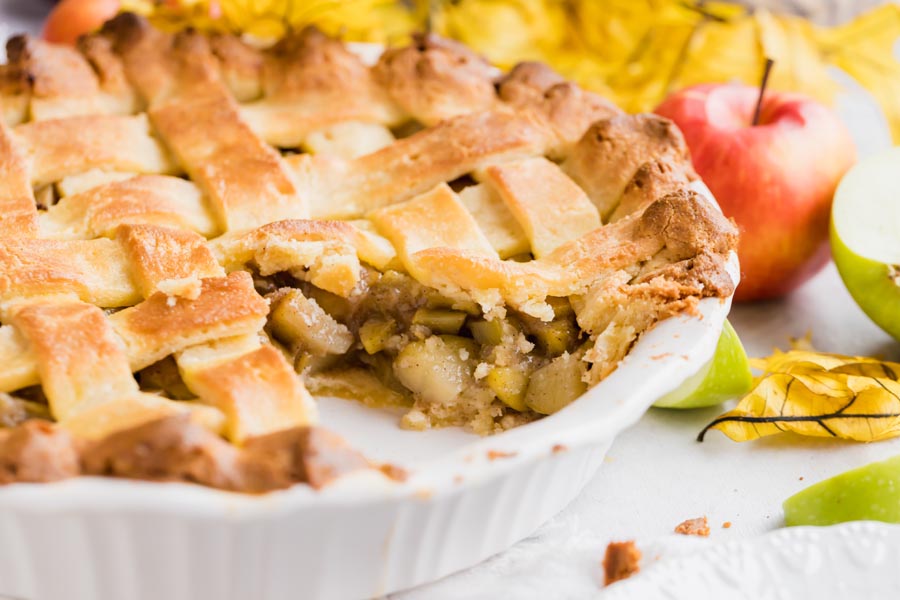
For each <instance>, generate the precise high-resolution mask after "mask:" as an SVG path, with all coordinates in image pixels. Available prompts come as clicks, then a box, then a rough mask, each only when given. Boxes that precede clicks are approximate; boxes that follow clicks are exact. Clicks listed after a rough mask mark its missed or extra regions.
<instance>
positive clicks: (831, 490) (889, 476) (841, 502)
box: [783, 456, 900, 526]
mask: <svg viewBox="0 0 900 600" xmlns="http://www.w3.org/2000/svg"><path fill="white" fill-rule="evenodd" d="M783 507H784V522H785V524H786V525H788V526H793V525H834V524H835V523H843V522H845V521H884V522H886V523H900V456H895V457H893V458H889V459H887V460H883V461H881V462H874V463H871V464H868V465H866V466H864V467H859V468H858V469H852V470H850V471H847V472H845V473H841V474H840V475H837V476H835V477H832V478H831V479H826V480H825V481H820V482H819V483H817V484H815V485H811V486H809V487H808V488H806V489H805V490H803V491H802V492H799V493H797V494H794V495H793V496H791V497H790V498H788V499H787V500H785V501H784V505H783Z"/></svg>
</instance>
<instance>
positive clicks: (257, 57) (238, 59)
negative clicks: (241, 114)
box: [209, 34, 263, 102]
mask: <svg viewBox="0 0 900 600" xmlns="http://www.w3.org/2000/svg"><path fill="white" fill-rule="evenodd" d="M209 45H210V49H211V50H212V53H213V54H214V55H215V57H216V58H217V59H218V60H219V69H220V70H221V72H222V79H223V81H224V82H225V84H226V85H227V86H228V89H229V90H231V93H232V94H233V95H234V98H235V100H237V101H238V102H250V101H251V100H256V99H258V98H259V97H260V96H261V95H262V74H263V53H262V52H261V51H260V50H258V49H256V48H254V47H252V46H250V45H249V44H246V43H244V42H243V40H241V39H240V38H239V37H237V36H235V35H230V34H213V35H211V36H210V38H209Z"/></svg>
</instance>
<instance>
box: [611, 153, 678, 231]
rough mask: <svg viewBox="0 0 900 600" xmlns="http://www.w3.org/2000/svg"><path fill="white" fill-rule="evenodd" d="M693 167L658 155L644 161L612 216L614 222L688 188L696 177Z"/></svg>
mask: <svg viewBox="0 0 900 600" xmlns="http://www.w3.org/2000/svg"><path fill="white" fill-rule="evenodd" d="M692 174H693V170H692V169H691V170H688V171H685V168H684V165H683V164H681V163H676V162H673V161H671V160H665V159H663V160H660V159H654V160H652V161H650V162H646V163H644V164H642V165H641V166H640V167H639V168H638V170H637V171H636V172H635V174H634V177H632V178H631V181H629V182H628V185H626V186H625V190H624V191H623V192H622V196H621V197H620V198H619V204H618V206H616V209H615V210H614V211H613V212H612V214H611V215H610V216H609V221H610V222H615V221H618V220H619V219H623V218H625V217H627V216H628V215H630V214H632V213H635V212H641V211H643V210H644V209H645V208H647V207H648V206H649V205H650V204H651V203H652V202H653V201H654V200H656V199H658V198H661V197H663V196H665V195H667V194H671V193H674V192H677V191H678V190H681V189H685V188H686V187H687V186H688V185H689V183H690V182H691V181H692V179H693V177H692Z"/></svg>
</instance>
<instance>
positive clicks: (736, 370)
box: [653, 321, 753, 408]
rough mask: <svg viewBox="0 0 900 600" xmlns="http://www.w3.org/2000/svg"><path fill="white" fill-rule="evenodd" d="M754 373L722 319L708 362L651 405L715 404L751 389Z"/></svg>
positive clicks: (668, 406)
mask: <svg viewBox="0 0 900 600" xmlns="http://www.w3.org/2000/svg"><path fill="white" fill-rule="evenodd" d="M752 384H753V375H752V374H751V373H750V364H749V362H748V361H747V353H746V352H744V347H743V346H742V345H741V340H740V338H738V335H737V332H735V330H734V328H733V327H732V326H731V323H729V322H728V321H725V324H724V325H723V327H722V334H721V335H720V336H719V343H718V344H717V345H716V353H715V354H713V357H712V358H711V359H710V361H709V362H708V363H706V364H705V365H703V367H702V368H701V369H700V370H699V371H697V373H695V374H694V375H692V376H691V377H689V378H688V380H687V381H685V382H684V383H682V384H681V385H680V386H679V387H678V388H676V389H675V390H674V391H671V392H669V393H668V394H666V395H665V396H663V397H662V398H660V399H659V400H657V401H656V402H655V403H654V404H653V406H657V407H661V408H700V407H703V406H715V405H716V404H721V403H722V402H724V401H726V400H729V399H731V398H734V397H736V396H740V395H743V394H745V393H747V392H748V391H749V390H750V386H751V385H752Z"/></svg>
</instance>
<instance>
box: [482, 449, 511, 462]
mask: <svg viewBox="0 0 900 600" xmlns="http://www.w3.org/2000/svg"><path fill="white" fill-rule="evenodd" d="M516 454H517V453H516V452H503V451H502V450H488V452H487V457H488V460H497V459H498V458H512V457H513V456H515V455H516Z"/></svg>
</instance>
